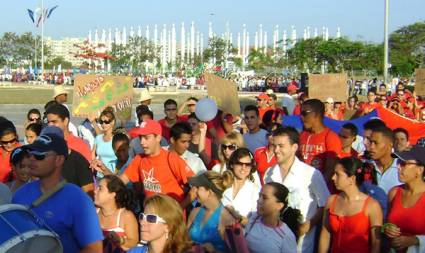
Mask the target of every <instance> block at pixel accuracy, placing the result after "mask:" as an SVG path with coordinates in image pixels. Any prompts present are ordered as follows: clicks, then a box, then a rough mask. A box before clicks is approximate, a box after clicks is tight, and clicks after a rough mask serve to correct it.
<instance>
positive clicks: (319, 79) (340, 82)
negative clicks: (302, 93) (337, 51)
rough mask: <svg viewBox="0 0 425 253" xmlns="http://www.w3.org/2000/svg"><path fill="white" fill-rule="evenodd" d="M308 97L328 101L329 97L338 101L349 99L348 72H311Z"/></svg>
mask: <svg viewBox="0 0 425 253" xmlns="http://www.w3.org/2000/svg"><path fill="white" fill-rule="evenodd" d="M308 97H309V98H316V99H320V100H321V101H326V99H327V98H329V97H330V98H333V100H334V101H336V102H345V101H347V98H348V85H347V74H324V75H319V74H309V75H308Z"/></svg>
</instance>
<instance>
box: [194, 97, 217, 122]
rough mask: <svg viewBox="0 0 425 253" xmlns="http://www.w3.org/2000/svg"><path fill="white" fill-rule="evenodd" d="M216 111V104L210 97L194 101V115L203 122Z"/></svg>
mask: <svg viewBox="0 0 425 253" xmlns="http://www.w3.org/2000/svg"><path fill="white" fill-rule="evenodd" d="M217 111H218V109H217V104H216V103H215V101H214V100H212V99H210V98H203V99H201V100H199V101H198V102H197V103H196V109H195V115H196V117H197V118H198V119H199V120H201V121H203V122H207V121H210V120H212V119H214V118H215V116H216V115H217Z"/></svg>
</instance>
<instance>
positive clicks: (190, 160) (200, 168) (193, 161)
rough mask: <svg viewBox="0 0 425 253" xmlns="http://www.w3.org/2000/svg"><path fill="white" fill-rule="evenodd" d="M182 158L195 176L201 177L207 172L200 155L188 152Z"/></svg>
mask: <svg viewBox="0 0 425 253" xmlns="http://www.w3.org/2000/svg"><path fill="white" fill-rule="evenodd" d="M180 157H181V158H183V159H184V160H185V161H186V163H187V165H188V166H189V168H190V169H191V170H192V171H193V173H195V175H199V174H202V173H204V172H206V171H207V167H205V164H204V162H202V160H201V158H199V155H198V154H195V153H192V152H190V151H189V150H186V151H185V152H184V153H183V155H181V156H180Z"/></svg>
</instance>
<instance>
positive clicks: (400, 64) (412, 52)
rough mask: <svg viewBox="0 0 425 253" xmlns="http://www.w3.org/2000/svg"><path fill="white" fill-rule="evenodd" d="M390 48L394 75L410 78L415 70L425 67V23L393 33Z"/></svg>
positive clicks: (412, 25) (415, 24)
mask: <svg viewBox="0 0 425 253" xmlns="http://www.w3.org/2000/svg"><path fill="white" fill-rule="evenodd" d="M389 47H390V62H391V65H392V67H391V69H390V71H391V73H392V74H393V75H404V76H408V75H411V74H412V73H413V71H414V69H415V68H418V67H423V66H425V21H421V22H417V23H414V24H411V25H408V26H404V27H402V28H400V29H398V30H396V31H394V32H393V33H391V35H390V38H389Z"/></svg>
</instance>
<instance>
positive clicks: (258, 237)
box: [245, 215, 297, 253]
mask: <svg viewBox="0 0 425 253" xmlns="http://www.w3.org/2000/svg"><path fill="white" fill-rule="evenodd" d="M245 231H246V234H245V238H246V242H247V244H248V248H249V251H250V252H251V253H265V252H267V253H296V252H297V241H296V239H295V235H294V233H292V231H291V230H290V229H289V227H288V225H286V224H285V223H283V222H282V224H281V225H280V226H278V227H269V226H267V225H265V224H264V223H263V222H262V220H261V218H260V217H258V216H257V215H252V217H251V218H250V219H249V222H248V224H247V225H246V226H245Z"/></svg>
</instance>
